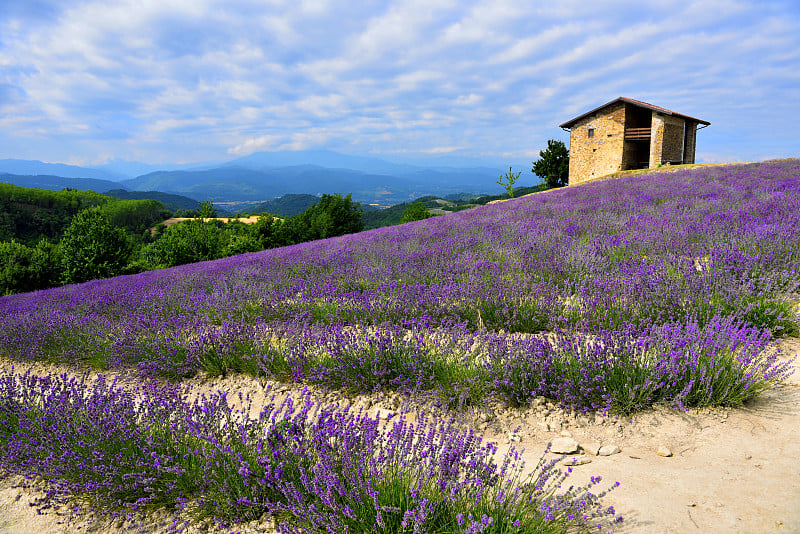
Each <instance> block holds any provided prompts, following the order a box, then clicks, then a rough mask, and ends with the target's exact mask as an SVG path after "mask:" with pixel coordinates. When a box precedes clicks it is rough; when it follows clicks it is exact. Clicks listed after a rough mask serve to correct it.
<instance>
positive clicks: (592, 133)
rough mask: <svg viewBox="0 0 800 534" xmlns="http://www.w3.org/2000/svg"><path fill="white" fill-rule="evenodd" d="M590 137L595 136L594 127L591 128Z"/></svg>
mask: <svg viewBox="0 0 800 534" xmlns="http://www.w3.org/2000/svg"><path fill="white" fill-rule="evenodd" d="M589 137H594V128H589Z"/></svg>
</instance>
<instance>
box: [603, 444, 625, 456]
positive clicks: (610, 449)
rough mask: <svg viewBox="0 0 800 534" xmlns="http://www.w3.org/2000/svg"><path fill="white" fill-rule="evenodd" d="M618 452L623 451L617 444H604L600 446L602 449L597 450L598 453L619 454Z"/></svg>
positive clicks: (606, 454)
mask: <svg viewBox="0 0 800 534" xmlns="http://www.w3.org/2000/svg"><path fill="white" fill-rule="evenodd" d="M618 452H622V449H620V448H619V447H617V446H616V445H603V446H602V447H600V450H599V451H598V452H597V455H598V456H611V455H612V454H617V453H618Z"/></svg>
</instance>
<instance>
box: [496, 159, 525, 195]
mask: <svg viewBox="0 0 800 534" xmlns="http://www.w3.org/2000/svg"><path fill="white" fill-rule="evenodd" d="M520 174H522V171H519V172H518V173H517V174H514V173H513V172H511V167H509V168H508V172H507V173H505V174H504V175H503V176H501V177H500V180H498V181H496V182H495V183H496V184H498V185H502V186H503V187H504V188H505V189H506V193H508V198H514V184H515V183H517V180H519V176H520ZM503 180H505V182H504V181H503Z"/></svg>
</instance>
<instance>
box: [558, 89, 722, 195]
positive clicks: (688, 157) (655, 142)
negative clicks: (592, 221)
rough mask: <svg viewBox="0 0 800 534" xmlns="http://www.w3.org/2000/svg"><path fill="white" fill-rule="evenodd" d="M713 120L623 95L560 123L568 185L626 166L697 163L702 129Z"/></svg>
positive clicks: (626, 167) (639, 167) (645, 166)
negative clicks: (565, 137) (697, 142)
mask: <svg viewBox="0 0 800 534" xmlns="http://www.w3.org/2000/svg"><path fill="white" fill-rule="evenodd" d="M709 124H711V123H710V122H708V121H704V120H701V119H696V118H694V117H690V116H688V115H683V114H681V113H675V112H674V111H670V110H668V109H665V108H662V107H658V106H654V105H652V104H648V103H646V102H641V101H639V100H634V99H632V98H626V97H624V96H621V97H619V98H617V99H615V100H612V101H611V102H609V103H607V104H603V105H602V106H600V107H598V108H595V109H593V110H591V111H587V112H586V113H584V114H582V115H579V116H577V117H575V118H574V119H572V120H569V121H567V122H565V123H564V124H562V125H561V128H563V129H565V130H568V131H569V133H570V134H569V148H570V151H569V185H575V184H579V183H581V182H585V181H586V180H590V179H592V178H595V177H597V176H603V175H606V174H611V173H613V172H617V171H624V170H628V169H647V168H653V167H658V166H659V165H662V164H671V165H675V164H680V163H694V151H695V139H696V134H697V130H698V126H699V125H702V126H700V128H705V127H706V126H708V125H709Z"/></svg>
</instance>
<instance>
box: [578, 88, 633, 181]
mask: <svg viewBox="0 0 800 534" xmlns="http://www.w3.org/2000/svg"><path fill="white" fill-rule="evenodd" d="M590 128H594V137H589V129H590ZM624 141H625V104H624V103H622V102H620V103H618V104H616V105H614V106H610V107H608V108H605V109H603V110H600V111H598V112H597V113H596V114H594V115H591V116H589V117H585V118H584V119H582V120H581V121H579V122H577V123H575V125H573V126H572V128H571V130H570V135H569V185H575V184H578V183H581V182H585V181H586V180H590V179H592V178H596V177H597V176H603V175H605V174H611V173H612V172H617V171H619V170H620V169H621V168H622V153H623V150H622V148H623V144H624Z"/></svg>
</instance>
